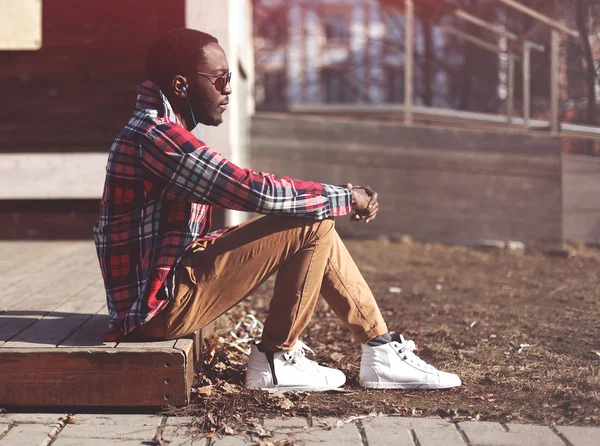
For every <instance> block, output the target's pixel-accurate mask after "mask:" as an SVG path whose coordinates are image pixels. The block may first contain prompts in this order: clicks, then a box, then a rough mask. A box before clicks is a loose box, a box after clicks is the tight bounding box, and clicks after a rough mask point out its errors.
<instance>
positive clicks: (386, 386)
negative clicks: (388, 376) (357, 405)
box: [360, 382, 459, 390]
mask: <svg viewBox="0 0 600 446" xmlns="http://www.w3.org/2000/svg"><path fill="white" fill-rule="evenodd" d="M360 385H361V386H362V387H365V388H367V389H422V390H440V389H451V388H453V387H459V386H452V385H446V386H445V385H441V384H437V385H435V384H423V383H414V384H413V383H405V384H399V383H381V382H362V383H361V384H360Z"/></svg>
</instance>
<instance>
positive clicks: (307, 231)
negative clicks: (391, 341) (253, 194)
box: [136, 216, 387, 350]
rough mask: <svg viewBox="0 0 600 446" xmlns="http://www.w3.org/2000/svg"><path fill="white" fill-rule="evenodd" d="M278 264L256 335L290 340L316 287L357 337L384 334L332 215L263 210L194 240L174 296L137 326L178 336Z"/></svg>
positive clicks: (304, 320) (281, 342) (282, 344)
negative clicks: (207, 240) (319, 217)
mask: <svg viewBox="0 0 600 446" xmlns="http://www.w3.org/2000/svg"><path fill="white" fill-rule="evenodd" d="M276 271H278V274H277V279H276V282H275V291H274V293H273V298H272V300H271V304H270V308H269V315H268V316H267V319H266V321H265V326H264V331H263V335H262V340H261V342H262V343H263V345H264V346H265V347H266V348H268V349H272V350H288V349H290V348H291V347H293V346H294V344H295V342H296V340H297V339H298V336H300V334H301V333H302V331H303V330H304V328H305V327H306V325H307V324H308V322H309V321H310V318H311V316H312V313H313V311H314V308H315V304H316V302H317V298H318V297H319V292H320V293H321V295H322V296H323V297H324V298H325V300H326V301H327V303H328V304H329V306H330V307H331V308H332V309H333V311H334V312H335V313H336V314H337V316H338V317H339V318H340V320H341V321H342V322H343V323H344V324H345V326H346V327H347V328H348V330H349V331H350V333H351V334H352V335H353V336H354V338H355V339H356V340H357V341H358V342H361V343H366V342H367V341H369V340H370V339H372V338H374V337H375V336H379V335H382V334H384V333H387V327H386V324H385V322H384V321H383V318H382V316H381V313H380V311H379V308H378V306H377V303H376V302H375V298H374V297H373V294H372V293H371V290H370V289H369V287H368V285H367V284H366V282H365V280H364V278H363V277H362V275H361V273H360V271H359V270H358V268H357V267H356V264H355V263H354V260H352V257H351V256H350V254H349V253H348V251H347V249H346V247H345V246H344V243H343V242H342V240H341V239H340V237H339V235H338V234H337V232H336V231H335V228H334V222H333V219H328V220H323V221H314V220H309V219H305V218H298V217H281V216H265V217H259V218H256V219H253V220H251V221H249V222H247V223H244V224H242V225H240V226H239V227H237V228H236V229H233V230H231V231H230V232H228V233H226V234H225V235H223V236H222V237H220V238H219V239H217V240H216V241H215V242H214V243H211V244H208V245H207V246H206V245H204V244H199V245H196V246H193V247H192V249H190V250H189V251H188V252H187V253H186V255H185V256H184V257H183V259H182V260H181V262H180V264H179V267H178V268H177V271H176V273H175V275H176V276H175V283H176V284H175V293H174V298H173V299H172V301H171V302H169V304H168V305H167V307H166V308H165V309H164V310H163V311H162V312H160V313H159V314H158V315H156V316H155V317H154V318H153V319H152V320H150V321H149V322H148V323H146V324H144V325H142V326H141V327H139V328H138V329H137V330H136V331H137V332H138V334H140V335H142V336H143V337H145V338H149V339H156V340H165V339H175V338H178V337H181V336H184V335H187V334H189V333H193V332H194V331H196V330H199V329H200V328H202V327H204V326H206V325H208V324H209V323H210V322H212V321H213V320H215V319H216V318H217V317H219V316H220V315H222V314H223V313H225V312H226V311H227V310H229V309H230V308H232V307H233V306H235V305H236V304H237V303H239V302H240V301H241V300H243V299H244V298H245V297H246V296H248V295H249V294H251V293H252V292H253V291H254V290H255V289H256V288H258V287H259V286H260V284H262V283H263V282H264V281H265V280H267V279H268V278H269V276H271V275H272V274H273V273H275V272H276Z"/></svg>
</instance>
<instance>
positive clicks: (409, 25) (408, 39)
mask: <svg viewBox="0 0 600 446" xmlns="http://www.w3.org/2000/svg"><path fill="white" fill-rule="evenodd" d="M405 2H406V9H405V11H406V20H405V26H404V33H405V36H404V124H406V125H412V123H413V103H414V101H413V95H414V81H413V78H414V28H415V26H414V25H415V10H414V3H413V0H405Z"/></svg>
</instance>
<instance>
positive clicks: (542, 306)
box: [167, 239, 600, 435]
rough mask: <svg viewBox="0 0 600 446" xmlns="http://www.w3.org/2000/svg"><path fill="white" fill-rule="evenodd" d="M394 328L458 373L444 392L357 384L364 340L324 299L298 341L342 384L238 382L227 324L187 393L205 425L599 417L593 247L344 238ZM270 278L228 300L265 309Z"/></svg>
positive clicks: (599, 283)
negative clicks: (313, 389) (314, 419)
mask: <svg viewBox="0 0 600 446" xmlns="http://www.w3.org/2000/svg"><path fill="white" fill-rule="evenodd" d="M347 246H348V249H349V250H350V252H351V253H352V255H353V257H354V258H355V261H356V263H357V264H358V266H359V268H360V269H361V271H362V272H363V274H364V276H365V278H366V280H367V282H368V283H369V284H370V286H371V288H372V290H373V292H374V294H375V296H376V298H377V300H378V302H379V305H380V307H381V310H382V313H383V315H384V317H385V319H386V321H387V323H388V327H389V328H390V330H394V331H397V332H400V333H402V334H404V336H405V338H407V339H413V340H414V341H415V342H416V343H417V348H418V351H417V352H416V353H417V354H418V355H419V356H420V357H421V358H422V359H424V360H426V361H427V362H429V363H431V364H433V365H435V366H436V367H437V368H439V369H441V370H445V371H451V372H454V373H457V374H458V375H459V376H460V377H461V379H462V381H463V386H462V387H460V388H458V389H452V390H445V391H402V390H385V391H375V390H365V389H362V388H361V387H360V386H359V385H358V382H357V379H358V371H359V361H360V346H359V345H358V344H357V343H356V342H354V340H353V339H352V338H351V337H350V335H349V334H348V333H347V332H346V330H345V329H344V328H343V326H342V325H341V324H340V323H339V321H338V320H337V318H336V316H335V315H334V314H333V312H332V311H331V310H329V309H328V307H327V306H326V304H325V303H324V302H320V303H319V305H318V306H317V309H316V312H315V315H314V316H313V319H312V322H311V324H310V325H309V327H308V328H307V330H306V331H305V333H304V334H303V336H302V340H303V341H304V342H305V343H306V344H308V345H309V346H310V347H311V348H312V349H313V350H314V351H315V352H316V356H315V357H313V358H312V359H315V360H317V361H319V362H320V363H321V364H323V365H327V366H331V367H336V368H340V369H341V370H343V371H344V373H346V376H347V377H348V382H347V384H346V386H345V387H344V392H327V393H299V392H288V393H286V394H281V393H279V392H277V393H276V394H275V395H273V394H270V393H268V392H262V391H257V390H249V389H246V388H244V387H243V379H244V374H245V364H246V357H245V354H244V353H242V352H241V351H240V350H239V349H237V348H235V347H233V346H232V345H231V342H232V341H234V338H233V337H232V336H231V335H230V334H223V335H222V336H221V337H220V338H212V339H209V340H208V341H207V342H208V343H207V345H206V349H205V351H206V357H205V367H204V371H203V374H202V375H199V377H198V382H197V386H196V388H195V389H194V401H193V404H192V405H190V406H189V407H187V408H184V409H178V410H175V409H170V410H168V411H167V412H168V413H170V414H181V415H195V416H197V420H198V424H197V426H196V427H199V428H200V429H202V430H203V431H204V432H212V434H209V435H213V434H214V433H216V432H228V431H231V430H234V431H236V432H239V431H246V432H255V431H256V429H257V427H256V426H257V424H256V422H257V420H259V419H260V418H261V417H264V416H296V415H297V416H309V417H310V416H320V417H323V416H336V417H343V418H345V417H351V416H356V415H366V414H373V413H382V414H394V415H402V416H437V417H443V418H449V419H453V420H470V419H473V420H486V421H500V422H518V423H538V424H544V425H550V424H554V423H555V424H561V425H570V424H573V425H594V426H598V425H600V280H599V278H600V277H599V276H600V250H598V249H594V248H589V247H584V246H577V245H571V246H569V258H556V257H545V256H543V255H541V254H526V255H515V254H511V253H510V252H507V251H495V252H481V251H477V250H473V249H468V248H464V247H448V246H442V245H437V244H433V245H430V244H426V245H424V244H419V243H412V242H410V240H407V241H405V242H404V243H391V242H389V241H387V240H385V239H382V240H377V241H348V242H347ZM273 283H274V282H273V279H271V280H269V281H268V282H267V283H265V284H264V285H263V286H261V287H260V288H259V289H258V290H257V291H256V292H255V293H254V294H253V296H251V297H250V298H248V299H247V300H246V301H244V302H243V303H242V304H240V305H239V306H238V307H236V308H235V309H234V310H233V319H232V320H234V321H236V320H239V318H241V317H242V315H244V314H246V313H247V312H251V313H254V314H256V316H257V317H258V318H259V319H264V316H265V314H266V310H267V308H268V302H269V299H270V297H271V293H272V291H273Z"/></svg>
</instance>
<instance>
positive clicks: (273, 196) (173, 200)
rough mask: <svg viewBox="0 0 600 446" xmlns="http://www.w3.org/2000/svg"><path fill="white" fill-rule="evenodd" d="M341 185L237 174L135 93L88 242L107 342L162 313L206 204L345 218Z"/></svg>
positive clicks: (201, 235)
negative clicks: (102, 297)
mask: <svg viewBox="0 0 600 446" xmlns="http://www.w3.org/2000/svg"><path fill="white" fill-rule="evenodd" d="M351 205H352V193H351V191H350V190H348V189H345V188H343V187H338V186H332V185H328V184H321V183H314V182H306V181H300V180H296V179H292V178H287V177H286V178H277V177H275V176H274V175H271V174H265V173H256V172H253V171H251V170H248V169H242V168H240V167H238V166H236V165H235V164H233V163H231V162H229V161H228V160H227V159H225V158H224V157H223V156H222V155H220V154H219V153H217V152H214V151H212V150H211V149H209V148H208V147H207V146H206V145H205V144H204V143H203V142H202V141H200V140H198V139H197V138H196V137H195V136H194V135H193V134H192V133H190V132H189V131H187V130H186V129H185V128H183V126H182V125H181V122H180V121H179V119H178V118H177V117H176V116H175V113H174V112H173V109H172V108H171V105H170V104H169V102H168V100H167V98H166V97H165V96H164V95H163V94H162V92H161V91H160V89H159V88H158V86H156V85H155V84H153V83H151V82H149V81H147V82H144V83H143V84H142V85H141V87H140V90H139V93H138V98H137V105H136V109H135V112H134V114H133V117H132V118H131V119H130V120H129V122H128V123H127V125H126V126H125V128H124V129H123V130H122V131H121V134H120V135H119V136H118V137H117V138H116V139H115V141H114V142H113V144H112V147H111V149H110V154H109V157H108V164H107V166H106V182H105V185H104V193H103V196H102V202H101V207H100V217H99V219H98V222H97V223H96V225H95V226H94V239H95V242H96V250H97V253H98V258H99V261H100V268H101V270H102V276H103V278H104V285H105V288H106V298H107V304H108V313H109V317H110V323H109V332H108V333H107V335H106V337H105V339H106V340H107V341H114V340H118V339H120V338H121V337H122V336H124V335H126V334H127V333H129V332H130V331H131V330H133V329H134V328H135V327H137V326H139V325H141V324H143V323H145V322H148V321H149V320H150V319H152V318H153V317H154V316H155V315H156V314H158V312H160V311H161V310H162V309H164V308H165V306H166V305H167V303H168V300H169V298H170V297H171V295H172V293H173V288H174V282H173V281H174V274H172V271H173V270H174V267H175V265H176V264H177V262H178V261H179V259H180V258H181V257H182V255H183V253H184V252H185V250H186V249H187V248H188V247H189V246H190V245H191V244H192V243H194V242H196V241H199V240H200V241H201V240H207V241H210V240H214V239H216V238H217V237H219V236H220V235H222V234H223V233H224V232H226V231H227V230H228V228H225V229H221V230H219V231H214V232H209V231H210V229H211V214H212V211H213V207H214V206H219V207H223V208H228V209H236V210H241V211H249V212H257V213H261V214H281V215H295V216H304V217H309V218H314V219H315V220H321V219H325V218H329V217H336V216H341V215H346V214H349V213H350V212H351V210H352V209H351Z"/></svg>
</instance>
